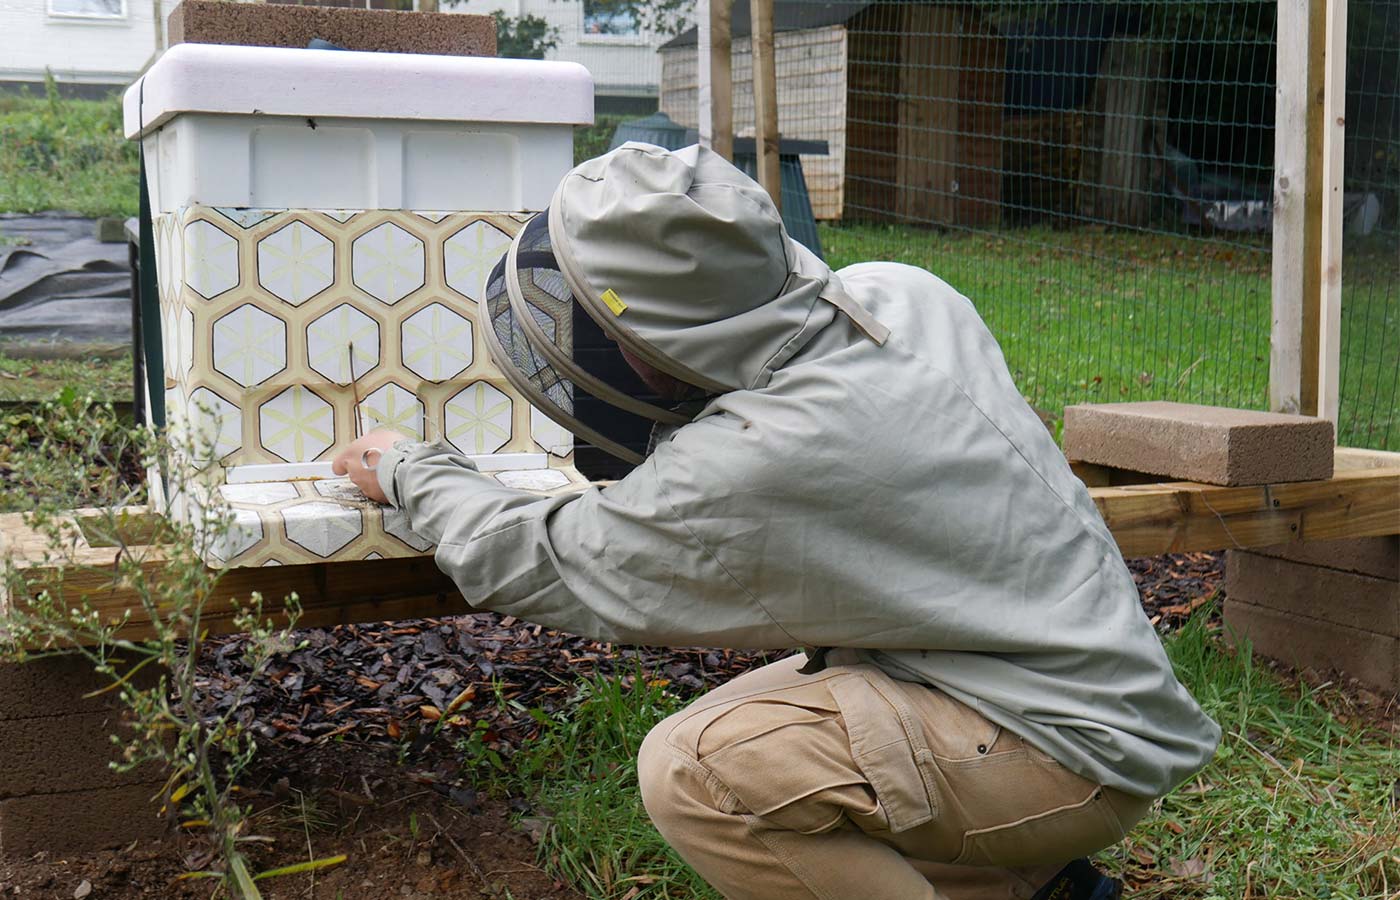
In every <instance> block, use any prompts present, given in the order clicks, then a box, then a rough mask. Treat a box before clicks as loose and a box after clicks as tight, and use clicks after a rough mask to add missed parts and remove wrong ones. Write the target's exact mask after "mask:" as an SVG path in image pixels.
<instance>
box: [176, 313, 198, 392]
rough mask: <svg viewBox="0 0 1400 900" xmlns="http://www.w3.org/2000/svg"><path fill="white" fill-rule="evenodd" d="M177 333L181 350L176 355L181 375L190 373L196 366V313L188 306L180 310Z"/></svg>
mask: <svg viewBox="0 0 1400 900" xmlns="http://www.w3.org/2000/svg"><path fill="white" fill-rule="evenodd" d="M175 333H176V334H177V335H178V336H179V340H180V345H179V346H180V350H179V352H178V353H177V354H176V355H175V359H176V363H177V364H178V366H179V369H178V372H179V375H180V377H184V376H186V375H188V374H190V369H192V368H194V314H193V313H191V312H190V311H189V308H188V307H186V308H184V309H181V310H180V315H179V317H178V321H177V323H176V325H175Z"/></svg>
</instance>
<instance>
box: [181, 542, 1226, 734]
mask: <svg viewBox="0 0 1400 900" xmlns="http://www.w3.org/2000/svg"><path fill="white" fill-rule="evenodd" d="M1128 565H1129V568H1130V570H1131V571H1132V573H1133V577H1134V579H1135V580H1136V581H1137V583H1138V587H1139V590H1140V592H1141V595H1142V600H1143V605H1144V609H1145V611H1146V612H1147V615H1148V617H1149V618H1150V619H1151V620H1152V622H1153V623H1154V624H1155V625H1156V626H1157V627H1158V628H1159V629H1160V630H1163V631H1166V630H1170V629H1174V628H1176V627H1178V626H1179V625H1180V624H1181V623H1182V622H1184V621H1185V620H1186V619H1187V618H1189V617H1190V616H1191V615H1192V614H1194V613H1195V612H1196V611H1197V610H1198V609H1199V608H1200V607H1202V606H1205V605H1207V604H1209V603H1210V602H1211V600H1212V598H1213V597H1214V596H1215V593H1216V589H1217V588H1218V587H1219V585H1220V583H1221V580H1222V577H1223V567H1224V555H1223V554H1211V553H1189V554H1179V555H1173V556H1161V557H1152V558H1146V559H1134V560H1129V561H1128ZM298 638H299V639H300V641H301V642H303V646H302V647H301V648H300V649H297V650H295V651H293V652H292V653H290V654H288V655H287V656H285V657H284V658H282V659H281V660H280V661H279V662H278V663H277V664H276V665H275V666H274V667H273V669H272V670H271V672H270V673H269V674H268V676H267V677H266V678H264V679H262V680H261V682H260V683H259V684H257V685H254V687H253V689H252V692H251V696H250V698H249V699H248V701H246V702H245V705H244V707H243V708H242V709H241V710H240V713H239V717H240V718H241V719H242V721H243V722H244V724H245V725H247V726H249V727H250V728H252V730H253V731H254V732H255V733H256V734H257V735H258V736H259V737H260V738H262V739H265V740H267V741H271V742H273V743H275V744H278V745H281V746H286V747H295V746H306V745H311V744H326V743H328V742H331V741H333V740H335V739H337V738H342V737H343V738H344V739H346V740H354V741H356V742H360V743H369V744H380V745H392V746H394V747H395V748H397V750H398V752H400V753H402V754H404V755H405V756H406V758H408V759H414V760H418V761H422V762H428V761H430V760H431V759H432V758H434V757H443V756H450V755H451V751H452V747H453V743H454V741H455V739H457V738H460V737H465V736H467V735H468V734H470V733H472V732H473V731H480V732H481V740H482V741H483V742H484V743H485V744H486V745H487V746H489V747H491V748H492V749H495V750H496V751H497V752H501V753H504V754H509V753H510V752H511V751H512V750H513V749H515V748H517V747H519V746H521V745H522V744H523V743H524V742H526V741H529V740H531V739H532V738H534V737H535V736H537V735H538V733H539V730H540V724H539V722H538V721H537V720H536V718H535V717H534V716H532V715H531V711H532V710H538V711H542V712H543V713H545V715H546V716H547V717H554V716H557V715H558V714H559V713H560V712H561V711H562V710H563V709H564V708H565V706H566V705H567V703H568V702H569V699H570V697H571V696H573V694H574V692H575V689H576V686H577V685H578V683H579V682H580V681H581V680H582V679H584V678H586V677H589V676H592V675H594V674H603V675H609V676H612V675H618V676H621V677H624V678H630V677H635V676H637V675H638V674H642V675H643V677H646V678H648V679H653V680H655V679H661V680H664V681H665V682H666V684H667V685H668V687H669V688H670V689H672V690H674V691H675V692H677V693H679V694H680V695H681V696H682V697H691V696H696V695H699V694H701V693H704V692H705V691H708V690H710V689H712V688H714V687H716V686H718V685H720V684H723V683H725V682H727V681H729V680H730V679H732V678H734V677H735V676H737V675H740V674H742V673H744V672H746V671H748V670H750V669H752V668H755V667H757V666H760V665H763V664H764V663H766V662H768V661H771V660H773V659H776V658H779V657H781V656H782V655H784V654H782V653H777V654H774V653H762V652H741V651H735V650H719V649H688V650H673V649H664V648H652V647H630V646H629V647H624V646H618V645H613V644H608V643H600V642H597V641H590V640H587V639H585V638H580V637H576V636H574V635H569V634H565V633H563V632H559V631H554V630H551V629H547V628H542V627H540V626H538V625H533V624H531V623H528V622H524V621H520V620H518V619H515V618H514V617H510V616H504V617H503V616H499V615H497V614H495V613H476V614H470V615H463V616H458V617H452V618H443V619H422V620H415V621H406V622H382V623H377V624H371V625H346V626H340V627H337V628H330V629H310V630H306V631H302V632H299V633H298ZM243 649H244V647H243V641H242V639H241V638H239V637H237V636H233V637H227V638H220V639H217V640H214V641H212V642H211V643H210V645H209V647H208V650H207V652H206V655H205V658H204V660H203V662H202V666H201V672H202V675H203V684H202V689H203V699H204V702H205V705H206V709H207V710H208V711H209V712H211V713H212V712H214V711H215V710H220V709H226V708H227V707H228V705H229V704H231V703H232V702H233V696H234V692H235V689H236V688H237V687H238V686H239V685H240V684H241V683H242V682H243V681H244V680H245V679H246V677H247V668H246V666H245V665H244V663H243V659H242V656H243ZM498 694H499V700H498ZM500 700H503V701H505V702H504V703H502V702H499V701H500Z"/></svg>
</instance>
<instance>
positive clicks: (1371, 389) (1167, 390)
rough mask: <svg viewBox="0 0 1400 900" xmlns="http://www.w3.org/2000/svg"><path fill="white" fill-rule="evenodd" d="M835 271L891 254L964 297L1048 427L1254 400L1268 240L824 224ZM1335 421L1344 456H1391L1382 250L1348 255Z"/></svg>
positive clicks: (1262, 392) (1392, 277) (1399, 373)
mask: <svg viewBox="0 0 1400 900" xmlns="http://www.w3.org/2000/svg"><path fill="white" fill-rule="evenodd" d="M821 238H822V246H823V248H824V249H825V251H826V255H827V260H828V262H830V263H831V265H832V266H833V267H834V268H840V267H842V266H846V265H850V264H852V263H857V262H865V261H869V260H890V261H894V262H903V263H908V264H910V265H915V266H919V267H921V268H925V269H928V270H929V271H931V272H933V273H934V274H936V275H938V276H940V277H941V278H943V279H944V280H945V281H947V282H948V283H949V284H951V285H952V286H953V287H955V288H957V289H958V290H959V291H961V292H962V293H964V294H966V295H967V296H968V297H969V298H970V299H971V300H972V302H973V303H974V305H976V306H977V308H978V310H979V311H980V312H981V314H982V316H983V318H984V319H986V321H987V324H988V326H989V327H990V328H991V329H992V331H993V332H994V333H995V334H996V336H997V339H998V340H999V341H1000V342H1001V346H1002V350H1003V351H1004V352H1005V354H1006V357H1007V361H1008V363H1009V365H1010V367H1011V370H1012V373H1013V375H1014V376H1015V378H1016V382H1017V384H1018V385H1019V386H1020V387H1021V390H1022V392H1023V393H1025V394H1026V396H1027V398H1028V399H1029V400H1030V402H1031V403H1033V404H1034V405H1035V406H1037V407H1039V408H1040V409H1042V410H1044V411H1045V412H1047V413H1049V414H1050V415H1051V416H1054V417H1058V416H1059V415H1060V413H1061V410H1062V409H1063V408H1064V407H1065V406H1066V405H1067V404H1071V403H1085V402H1113V401H1120V400H1156V399H1166V400H1181V401H1186V402H1196V403H1209V404H1214V405H1220V406H1239V407H1245V408H1255V409H1263V408H1267V405H1268V383H1269V325H1270V321H1271V310H1270V275H1269V266H1270V257H1269V254H1268V248H1267V244H1265V243H1261V242H1255V243H1252V244H1251V243H1227V242H1223V241H1217V240H1205V239H1201V238H1195V237H1188V236H1174V235H1143V234H1130V233H1112V232H1097V233H1096V232H1089V231H1082V230H1077V231H1054V230H1049V229H1025V230H1019V231H1007V232H998V233H983V232H971V233H969V232H953V233H943V232H937V231H932V230H925V229H918V228H912V227H906V226H892V225H845V226H823V227H822V229H821ZM1348 247H1349V249H1348V254H1347V255H1348V258H1347V269H1346V273H1347V276H1348V277H1347V279H1346V280H1345V281H1344V287H1343V295H1342V309H1343V322H1342V372H1343V383H1342V392H1341V396H1342V416H1341V422H1340V426H1339V429H1338V430H1339V436H1340V438H1341V441H1342V443H1344V444H1348V445H1353V446H1370V447H1378V448H1388V449H1397V448H1400V409H1397V402H1396V401H1397V398H1400V394H1397V385H1398V384H1400V262H1397V260H1396V257H1395V253H1394V246H1393V240H1392V241H1391V243H1390V246H1389V249H1388V251H1387V248H1386V245H1385V241H1384V240H1379V241H1375V242H1369V243H1366V242H1352V243H1351V244H1349V245H1348Z"/></svg>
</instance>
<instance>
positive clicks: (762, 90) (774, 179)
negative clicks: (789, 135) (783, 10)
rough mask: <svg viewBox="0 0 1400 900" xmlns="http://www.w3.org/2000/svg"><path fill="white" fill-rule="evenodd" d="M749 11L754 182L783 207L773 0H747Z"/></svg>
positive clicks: (780, 208)
mask: <svg viewBox="0 0 1400 900" xmlns="http://www.w3.org/2000/svg"><path fill="white" fill-rule="evenodd" d="M749 9H750V10H751V12H752V13H753V108H754V144H755V145H756V146H757V149H758V183H759V184H761V185H763V188H764V190H766V191H768V196H770V197H772V198H773V204H774V205H775V206H777V207H778V211H779V212H782V209H783V182H782V166H781V164H780V160H779V157H778V152H779V146H778V142H779V135H778V61H777V58H776V55H775V52H774V48H773V0H750V2H749Z"/></svg>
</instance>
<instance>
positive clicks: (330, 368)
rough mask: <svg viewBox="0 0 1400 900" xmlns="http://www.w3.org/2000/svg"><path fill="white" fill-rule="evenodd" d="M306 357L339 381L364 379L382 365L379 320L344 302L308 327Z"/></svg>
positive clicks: (315, 367)
mask: <svg viewBox="0 0 1400 900" xmlns="http://www.w3.org/2000/svg"><path fill="white" fill-rule="evenodd" d="M306 359H307V362H308V363H309V364H310V365H311V368H312V369H314V370H316V371H317V372H319V373H320V374H322V375H324V376H325V377H326V378H328V379H329V380H331V381H334V382H335V383H336V384H349V383H350V382H352V381H354V380H355V379H357V378H363V377H364V376H365V375H366V374H367V373H368V372H369V371H370V370H371V369H373V368H374V367H375V366H377V365H379V323H378V322H376V321H375V320H374V319H372V318H370V317H369V316H367V315H365V314H364V313H362V312H360V311H359V310H358V309H356V308H355V307H353V306H351V305H350V304H348V303H342V304H341V305H340V306H337V307H336V308H335V309H333V310H331V311H330V312H328V313H325V314H324V315H321V316H319V317H318V318H316V319H315V320H314V321H313V322H312V323H311V324H310V325H308V326H307V327H306Z"/></svg>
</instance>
